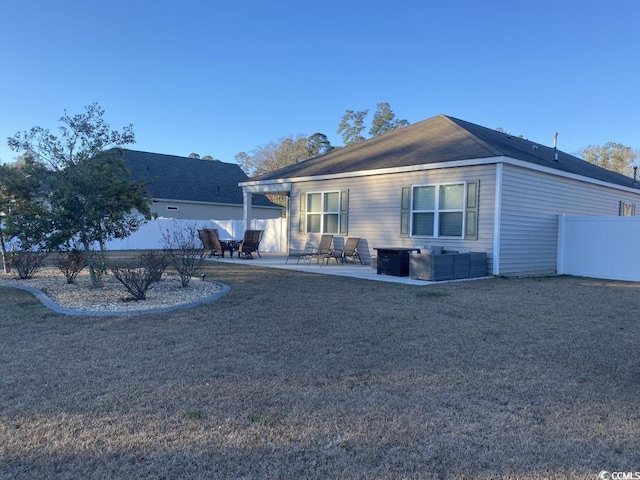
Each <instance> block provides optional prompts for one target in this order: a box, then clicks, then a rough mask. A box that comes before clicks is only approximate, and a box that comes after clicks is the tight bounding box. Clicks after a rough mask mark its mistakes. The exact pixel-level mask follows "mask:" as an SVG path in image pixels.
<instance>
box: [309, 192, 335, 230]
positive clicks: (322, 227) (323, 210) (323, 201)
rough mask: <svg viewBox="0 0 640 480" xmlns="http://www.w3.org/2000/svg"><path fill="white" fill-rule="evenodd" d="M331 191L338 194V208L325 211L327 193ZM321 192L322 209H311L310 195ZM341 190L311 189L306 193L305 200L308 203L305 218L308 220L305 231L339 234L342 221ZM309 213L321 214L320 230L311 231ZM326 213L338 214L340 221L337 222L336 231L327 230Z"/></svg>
mask: <svg viewBox="0 0 640 480" xmlns="http://www.w3.org/2000/svg"><path fill="white" fill-rule="evenodd" d="M331 193H336V194H338V210H336V211H325V209H324V205H325V195H328V194H331ZM317 194H320V211H311V210H309V203H308V202H309V200H308V199H309V196H310V195H317ZM340 198H341V197H340V190H322V191H310V192H307V193H306V196H305V201H306V202H307V205H306V207H307V208H306V212H305V216H306V218H305V220H306V232H305V233H321V234H325V233H328V234H334V235H339V234H340V221H341V218H340V217H341V215H342V214H341V212H340ZM309 215H320V232H310V231H309ZM325 215H337V216H338V222H337V231H335V232H327V231H326V230H325V224H324V217H325Z"/></svg>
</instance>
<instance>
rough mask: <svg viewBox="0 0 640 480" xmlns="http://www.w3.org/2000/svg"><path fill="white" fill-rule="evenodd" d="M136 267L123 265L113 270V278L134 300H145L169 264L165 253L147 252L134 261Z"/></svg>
mask: <svg viewBox="0 0 640 480" xmlns="http://www.w3.org/2000/svg"><path fill="white" fill-rule="evenodd" d="M132 262H134V263H135V265H131V264H130V265H126V264H123V265H122V266H119V267H114V268H112V269H111V271H112V272H113V277H114V278H115V279H116V280H117V281H119V282H120V283H121V284H122V285H124V288H125V289H126V290H127V292H129V294H130V295H131V298H132V299H133V300H136V301H138V300H144V299H145V298H147V291H148V290H149V289H151V288H153V287H154V286H155V285H156V284H157V283H158V282H159V281H160V280H161V279H162V274H163V273H164V270H165V269H166V268H167V265H168V263H169V261H168V258H167V256H166V255H165V254H164V252H153V251H149V252H145V253H142V254H140V255H139V256H138V257H136V258H134V259H132Z"/></svg>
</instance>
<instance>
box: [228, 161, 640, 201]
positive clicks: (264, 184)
mask: <svg viewBox="0 0 640 480" xmlns="http://www.w3.org/2000/svg"><path fill="white" fill-rule="evenodd" d="M497 163H504V164H507V165H513V166H516V167H521V168H526V169H529V170H534V171H538V172H542V173H546V174H549V175H555V176H557V177H563V178H570V179H573V180H578V181H581V182H586V183H591V184H594V185H600V186H603V187H608V188H615V189H618V190H622V191H625V192H629V193H635V194H638V195H640V190H638V189H635V188H631V187H625V186H623V185H618V184H617V183H609V182H605V181H602V180H597V179H595V178H591V177H585V176H584V175H578V174H575V173H569V172H564V171H562V170H557V169H555V168H549V167H543V166H541V165H536V164H535V163H531V162H525V161H523V160H516V159H515V158H511V157H505V156H498V157H487V158H474V159H468V160H457V161H454V162H441V163H430V164H420V165H410V166H406V167H394V168H379V169H376V170H359V171H356V172H345V173H333V174H330V175H316V176H307V177H292V178H280V179H275V180H264V181H259V180H258V181H254V182H243V183H240V184H239V185H240V186H241V187H243V188H245V189H247V188H250V190H249V191H251V192H252V193H262V192H276V191H291V184H292V183H295V182H309V181H316V180H334V179H339V178H355V177H368V176H371V175H388V174H393V173H407V172H419V171H427V170H437V169H442V168H456V167H472V166H476V165H491V164H497ZM254 189H257V190H254ZM263 189H264V190H263Z"/></svg>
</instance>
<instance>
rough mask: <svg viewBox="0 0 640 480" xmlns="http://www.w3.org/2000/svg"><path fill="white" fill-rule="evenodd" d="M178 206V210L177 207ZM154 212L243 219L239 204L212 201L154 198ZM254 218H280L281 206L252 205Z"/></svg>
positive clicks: (195, 217) (168, 215)
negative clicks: (198, 201)
mask: <svg viewBox="0 0 640 480" xmlns="http://www.w3.org/2000/svg"><path fill="white" fill-rule="evenodd" d="M176 207H177V210H176V209H175V208H176ZM151 211H152V213H157V214H158V217H162V218H179V219H183V220H242V207H241V206H240V207H239V206H237V205H214V204H211V203H197V202H181V201H177V200H154V201H153V203H152V205H151ZM251 211H252V214H253V217H254V218H280V217H281V216H282V214H281V210H280V209H279V208H264V207H256V206H253V207H251Z"/></svg>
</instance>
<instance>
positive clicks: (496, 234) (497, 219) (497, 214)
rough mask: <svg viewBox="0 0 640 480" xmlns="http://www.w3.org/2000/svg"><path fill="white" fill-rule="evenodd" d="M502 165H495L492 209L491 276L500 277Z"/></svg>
mask: <svg viewBox="0 0 640 480" xmlns="http://www.w3.org/2000/svg"><path fill="white" fill-rule="evenodd" d="M503 168H504V164H503V163H497V164H496V191H495V196H496V198H495V206H494V208H493V215H494V217H493V274H494V275H500V225H501V223H502V170H503Z"/></svg>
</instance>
